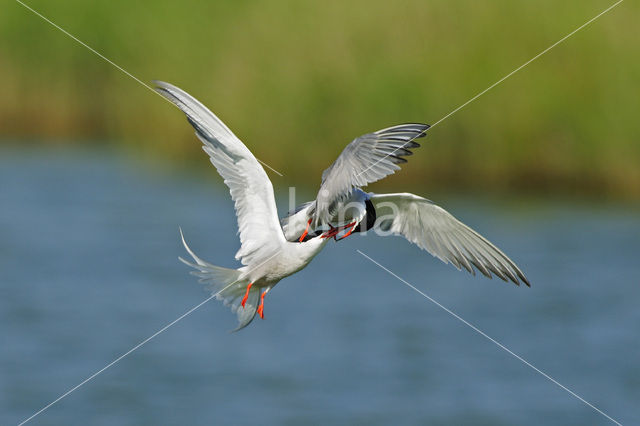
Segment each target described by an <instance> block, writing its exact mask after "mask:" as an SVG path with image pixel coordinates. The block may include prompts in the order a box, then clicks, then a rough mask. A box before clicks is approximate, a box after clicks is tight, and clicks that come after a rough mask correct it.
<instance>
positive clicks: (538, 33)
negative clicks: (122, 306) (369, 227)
mask: <svg viewBox="0 0 640 426" xmlns="http://www.w3.org/2000/svg"><path fill="white" fill-rule="evenodd" d="M26 3H27V4H29V5H30V6H32V7H33V8H34V9H36V10H38V11H39V12H41V13H42V14H43V15H45V16H46V17H48V18H50V19H51V20H52V21H54V22H55V23H57V24H58V25H60V26H61V27H63V28H65V29H66V30H68V31H69V32H70V33H71V34H74V35H75V36H77V37H78V38H79V39H81V40H82V41H84V42H86V43H87V44H88V45H90V46H92V47H93V48H95V49H96V50H97V51H99V52H101V53H102V54H104V55H105V56H106V57H108V58H109V59H111V60H113V61H114V62H115V63H117V64H119V65H121V66H122V67H123V68H125V69H126V70H127V71H129V72H130V73H132V74H133V75H135V76H136V77H138V78H140V79H141V80H142V81H144V82H150V80H152V79H161V80H166V81H169V82H172V83H174V84H176V85H179V86H181V87H182V88H184V89H185V90H187V91H189V92H190V93H192V94H193V95H194V96H196V97H197V98H199V99H200V100H202V101H203V103H205V104H206V105H207V106H209V107H210V108H211V109H212V110H213V111H214V112H216V113H217V114H218V115H219V116H220V117H221V118H222V119H223V120H224V121H225V122H226V123H227V124H228V125H229V127H231V129H232V130H234V131H235V133H236V134H237V135H238V136H239V137H240V138H241V139H242V140H243V141H244V142H245V143H246V144H247V145H248V146H249V148H250V149H251V150H252V151H253V152H254V153H255V154H256V156H257V157H258V158H260V159H261V160H264V161H265V162H267V163H268V164H269V165H271V166H273V167H274V168H275V169H277V170H279V171H281V172H282V173H284V175H285V176H284V177H283V178H281V179H282V184H283V185H288V184H292V183H293V182H297V181H299V180H302V181H304V182H305V183H307V184H308V185H309V186H312V185H317V184H318V182H319V178H320V172H321V171H322V170H323V169H324V168H325V167H327V166H328V165H329V163H330V162H331V161H333V159H334V158H335V157H336V156H337V154H338V153H339V151H340V150H341V149H342V147H343V146H344V145H345V144H346V143H348V142H349V141H350V140H351V139H353V138H354V137H356V136H358V135H360V134H363V133H366V132H369V131H374V130H377V129H379V128H382V127H386V126H389V125H392V124H397V123H403V122H409V121H419V122H427V123H433V122H436V121H437V120H439V119H441V118H442V117H443V116H445V115H446V114H447V113H449V112H450V111H452V110H453V109H455V108H456V107H458V106H459V105H461V104H462V103H464V102H465V101H467V100H468V99H469V98H471V97H472V96H473V95H475V94H477V93H478V92H480V91H481V90H483V89H485V88H486V87H488V86H489V85H490V84H492V83H494V82H495V81H497V80H498V79H500V78H501V77H503V76H504V75H506V74H507V73H509V72H511V71H512V70H513V69H515V68H516V67H517V66H519V65H521V64H522V63H524V62H525V61H527V60H528V59H530V58H531V57H533V56H534V55H535V54H537V53H539V52H540V51H542V50H543V49H544V48H546V47H548V46H549V45H551V44H552V43H554V42H555V41H557V40H558V39H560V38H561V37H563V36H564V35H566V34H567V33H569V32H570V31H572V30H573V29H575V28H577V27H578V26H579V25H581V24H583V23H584V22H585V21H587V20H588V19H590V18H592V17H593V16H595V15H596V14H597V13H599V12H600V11H602V10H603V9H605V8H606V7H608V6H609V5H611V4H613V1H611V0H608V1H604V0H580V1H576V0H571V1H565V2H558V1H550V0H541V1H535V2H534V1H513V0H496V1H488V2H480V1H472V0H453V1H444V0H432V1H397V2H388V1H385V2H383V1H322V2H320V1H314V2H310V1H294V0H291V1H283V0H278V1H224V2H218V1H206V2H202V1H192V0H189V1H181V2H177V1H173V0H172V1H168V0H155V1H153V2H151V1H141V2H130V1H123V0H111V1H105V0H96V1H90V2H87V1H80V0H65V1H61V2H51V1H45V0H28V1H26ZM639 12H640V7H639V5H638V4H637V3H636V2H632V1H626V2H623V3H622V4H621V5H619V6H618V7H617V8H615V9H613V10H612V11H611V12H610V13H608V14H606V15H604V16H603V17H602V18H600V19H599V20H597V21H596V22H594V23H593V24H591V25H590V26H588V27H586V28H585V29H584V30H582V31H580V32H579V33H577V34H576V35H575V36H573V37H571V38H570V39H568V40H567V41H566V42H565V43H563V44H561V45H559V46H558V47H557V48H555V49H554V50H552V51H550V52H549V53H548V54H546V55H544V56H542V57H541V58H540V59H538V60H537V61H535V62H533V63H532V64H531V65H529V66H527V67H526V68H524V69H523V70H522V71H520V72H518V73H517V74H515V75H514V76H513V77H511V78H510V79H508V80H507V81H505V82H504V83H502V84H501V85H499V86H497V87H496V88H495V89H493V90H491V91H490V92H488V93H487V94H485V95H484V96H482V97H481V98H479V99H478V100H477V101H475V102H473V103H472V104H470V105H468V106H467V107H465V108H464V109H462V110H461V111H459V112H457V113H456V114H454V115H452V116H451V117H449V118H447V119H446V120H444V121H443V122H442V123H440V124H439V125H438V126H436V127H435V128H433V129H432V130H431V131H430V132H429V134H428V136H427V138H426V139H423V141H424V143H423V147H422V148H420V149H419V150H417V152H416V155H414V156H413V157H412V158H411V160H410V163H409V164H408V165H406V166H405V168H404V170H403V171H402V172H401V173H399V174H398V175H396V176H395V177H394V178H393V180H392V182H388V184H389V185H391V187H395V188H396V189H399V188H402V186H401V184H404V185H407V186H409V187H425V188H430V189H433V190H438V189H444V188H447V189H461V188H465V189H466V190H471V191H475V190H482V191H509V190H526V191H530V192H532V193H534V192H549V191H552V192H555V193H559V194H574V193H580V194H589V195H596V196H603V195H606V196H613V197H617V198H633V199H638V198H640V167H639V166H640V143H639V142H640V120H639V119H638V112H639V111H640V97H639V94H640V93H639V90H638V87H639V85H638V82H639V79H640V56H639V54H640V50H639V49H638V48H639V46H640V43H639V41H640V38H639V34H640V31H639V28H640V27H639V26H638V22H639V19H638V18H639V17H640V13H639ZM0 81H1V83H0V91H1V93H2V95H1V96H0V139H1V140H3V141H4V142H5V143H13V144H20V145H25V144H27V145H34V144H36V145H37V144H53V145H66V144H76V145H87V144H97V145H115V146H118V147H122V148H124V149H126V150H130V151H131V152H133V153H135V154H136V155H138V156H141V157H143V158H149V159H154V158H155V159H157V158H160V159H161V160H162V161H167V162H169V163H172V164H175V163H179V164H185V165H190V164H194V165H197V166H202V167H203V168H204V167H207V166H208V162H206V161H204V160H203V157H202V156H203V154H202V153H201V151H200V150H199V146H198V143H196V142H195V140H194V137H193V134H192V132H191V131H190V128H188V125H187V124H186V122H185V120H184V118H183V116H181V115H180V114H179V113H178V112H177V110H175V109H173V108H171V107H170V105H169V104H168V103H166V102H164V101H163V100H162V99H161V98H160V97H158V96H156V95H155V94H153V93H152V92H150V91H148V90H147V89H145V88H144V87H143V86H141V85H140V84H139V83H137V82H135V81H134V80H132V79H131V78H129V77H127V76H126V75H124V74H123V73H122V72H120V71H119V70H117V69H116V68H114V67H113V66H111V65H109V64H108V63H106V62H105V61H103V60H102V59H100V58H98V57H97V56H96V55H94V54H93V53H91V52H90V51H88V50H87V49H85V48H83V47H81V46H80V45H78V44H77V43H76V42H74V41H73V40H71V39H70V38H69V37H67V36H65V35H64V34H62V33H61V32H60V31H58V30H56V29H54V28H53V27H52V26H50V25H49V24H47V23H45V22H44V21H43V20H41V19H40V18H38V17H36V16H35V15H34V14H32V13H31V12H30V11H28V10H27V9H25V8H24V7H22V6H21V5H20V4H18V3H17V2H13V1H8V2H5V4H3V6H2V12H1V13H0ZM154 161H155V160H154ZM274 179H275V178H274ZM278 179H280V178H278ZM277 183H278V184H280V181H278V182H277Z"/></svg>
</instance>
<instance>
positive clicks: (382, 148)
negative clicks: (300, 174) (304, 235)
mask: <svg viewBox="0 0 640 426" xmlns="http://www.w3.org/2000/svg"><path fill="white" fill-rule="evenodd" d="M428 128H429V125H428V124H419V123H410V124H401V125H399V126H393V127H388V128H386V129H382V130H378V131H377V132H374V133H368V134H366V135H363V136H360V137H358V138H356V139H354V140H353V141H352V142H351V143H350V144H349V145H347V146H346V148H345V149H344V150H343V151H342V153H341V154H340V156H339V157H338V158H337V159H336V161H335V162H334V163H333V164H332V165H331V166H329V168H328V169H327V170H325V171H324V173H322V184H321V185H320V190H319V191H318V196H317V197H316V207H315V212H314V220H315V222H314V224H316V225H318V224H325V223H329V220H330V218H331V216H332V208H333V206H335V204H336V203H337V202H338V201H340V200H341V199H343V198H344V197H346V196H348V195H349V192H351V190H352V189H353V188H355V187H363V186H366V185H367V184H369V183H372V182H375V181H377V180H380V179H382V178H383V177H385V176H388V175H390V174H392V173H395V171H396V170H398V169H400V166H398V164H402V163H406V162H407V160H406V159H405V158H403V157H406V156H409V155H411V154H412V152H411V151H410V149H412V148H417V147H419V146H420V144H418V143H416V142H414V140H415V139H418V138H421V137H423V136H424V135H425V132H426V131H427V129H428Z"/></svg>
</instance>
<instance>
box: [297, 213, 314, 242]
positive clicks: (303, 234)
mask: <svg viewBox="0 0 640 426" xmlns="http://www.w3.org/2000/svg"><path fill="white" fill-rule="evenodd" d="M309 225H311V219H309V222H307V227H306V229H305V230H304V232H303V233H302V235H301V236H300V239H299V240H298V242H300V243H301V242H302V240H304V237H306V236H307V234H308V233H309Z"/></svg>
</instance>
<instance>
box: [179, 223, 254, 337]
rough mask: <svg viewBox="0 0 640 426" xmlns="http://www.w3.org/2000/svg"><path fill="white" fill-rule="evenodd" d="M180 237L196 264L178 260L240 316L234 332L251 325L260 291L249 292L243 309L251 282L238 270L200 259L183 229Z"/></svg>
mask: <svg viewBox="0 0 640 426" xmlns="http://www.w3.org/2000/svg"><path fill="white" fill-rule="evenodd" d="M180 237H181V238H182V244H183V245H184V248H185V249H186V250H187V253H189V255H190V256H191V257H192V258H193V260H194V261H195V263H192V262H189V261H188V260H185V259H183V258H182V257H178V259H180V261H181V262H182V263H184V264H186V265H189V266H191V267H192V268H194V269H195V271H191V274H192V275H195V276H196V277H198V278H199V282H201V283H203V284H208V285H207V290H209V291H211V294H212V295H214V296H215V298H216V299H218V300H221V301H222V302H223V303H224V305H225V306H228V307H229V308H231V311H232V312H233V313H235V314H236V315H237V316H238V327H237V328H236V329H235V330H233V331H238V330H240V329H242V328H244V327H246V326H247V325H249V323H250V322H251V321H252V320H253V318H254V317H255V315H256V310H257V308H258V299H259V296H260V290H259V289H258V288H256V287H252V288H251V290H250V291H249V297H248V299H247V301H246V303H245V305H244V307H242V306H241V304H240V302H241V301H242V298H243V297H244V294H245V292H246V290H247V285H248V284H249V281H248V280H246V279H241V278H240V276H241V272H240V271H238V270H236V269H229V268H223V267H221V266H216V265H212V264H211V263H209V262H207V261H205V260H202V259H200V258H199V257H198V256H197V255H196V254H195V253H194V252H193V251H192V250H191V249H190V248H189V246H188V245H187V242H186V241H185V239H184V235H183V234H182V229H180Z"/></svg>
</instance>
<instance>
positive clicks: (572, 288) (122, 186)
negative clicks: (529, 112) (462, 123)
mask: <svg viewBox="0 0 640 426" xmlns="http://www.w3.org/2000/svg"><path fill="white" fill-rule="evenodd" d="M203 161H204V160H203ZM273 179H274V186H276V188H278V187H279V183H278V180H277V179H278V177H277V176H276V177H274V178H273ZM219 183H220V181H219V179H218V178H217V176H215V175H214V174H213V173H212V174H210V175H205V177H204V178H202V179H200V180H198V179H196V178H195V177H188V176H184V175H172V174H168V173H167V174H160V173H158V172H150V171H148V170H137V169H136V166H135V164H132V163H130V162H127V161H124V160H122V159H119V158H118V157H116V156H113V155H107V154H104V153H74V152H69V151H62V152H57V153H56V152H44V153H35V152H21V151H15V150H13V151H11V150H9V151H7V150H5V151H1V152H0V206H1V207H0V232H1V235H2V238H0V286H1V287H0V291H1V293H0V294H1V297H0V317H1V320H0V338H1V339H2V344H1V346H0V423H2V424H16V423H19V422H20V421H22V420H24V419H25V418H27V417H29V416H30V415H31V414H33V413H34V412H36V411H37V410H39V409H40V408H42V407H43V406H45V405H46V404H48V403H49V402H51V401H53V400H54V399H56V398H57V397H58V396H60V395H61V394H63V393H64V392H65V391H67V390H68V389H70V388H72V387H74V386H75V385H77V384H78V383H80V382H82V381H83V380H84V379H86V378H87V377H88V376H90V375H91V374H93V373H94V372H96V371H97V370H99V369H101V368H102V367H104V366H105V365H107V364H108V363H109V362H111V361H113V360H114V359H116V358H117V357H118V356H120V355H121V354H123V353H124V352H126V351H127V350H129V349H130V348H132V347H133V346H135V345H136V344H137V343H139V342H140V341H142V340H144V339H145V338H147V337H149V336H151V335H152V334H154V333H155V332H156V331H158V330H159V329H161V328H162V327H164V326H165V325H166V324H168V323H170V322H171V321H173V320H174V319H176V318H178V317H179V316H180V315H182V314H183V313H185V312H186V311H188V310H189V309H190V308H192V307H193V306H195V305H197V304H198V303H200V302H201V301H202V300H204V299H205V298H206V297H207V294H206V293H205V292H204V291H203V289H202V288H201V287H200V286H199V285H198V284H197V282H196V280H195V279H194V277H192V276H190V275H188V273H187V272H188V269H187V267H186V266H184V265H182V264H181V263H179V262H178V261H177V256H179V255H183V249H182V247H181V245H180V243H179V240H178V226H182V228H183V230H184V232H185V235H186V237H187V239H188V241H189V242H190V245H191V246H192V248H193V249H194V250H195V251H196V252H197V253H198V254H199V255H201V256H202V257H203V258H205V259H207V260H210V261H211V262H212V263H215V264H219V265H222V266H228V267H232V266H236V265H237V264H236V263H235V261H234V260H233V255H234V253H235V251H236V250H237V248H238V246H239V241H238V239H237V236H236V225H235V216H234V213H233V206H232V203H231V200H230V198H229V196H228V193H227V192H226V191H225V189H224V187H222V186H221V185H219ZM281 189H282V190H283V191H282V194H286V188H281ZM427 195H428V194H427ZM278 201H279V205H280V207H281V210H283V211H284V210H286V204H287V200H286V197H279V200H278ZM300 201H302V200H300ZM435 201H437V202H438V203H439V204H440V205H443V206H444V207H446V208H448V209H449V210H450V211H451V212H452V213H454V214H455V215H456V216H457V217H459V218H460V219H462V220H463V221H465V222H466V223H467V224H469V225H471V226H472V227H474V228H475V229H477V230H478V231H479V232H481V233H482V234H483V235H485V236H486V237H487V238H489V239H490V240H491V241H493V242H494V243H495V244H497V245H498V246H499V247H501V248H502V249H503V250H504V251H505V252H506V253H507V254H509V256H510V257H512V258H513V259H514V260H515V261H516V262H517V263H518V264H519V265H520V266H521V267H522V269H523V270H524V271H525V272H526V273H527V275H528V276H529V278H530V280H531V282H532V287H531V288H526V287H516V286H514V285H508V284H505V283H504V282H502V281H499V280H488V279H485V278H483V277H481V276H479V277H472V276H470V275H468V274H466V273H463V272H458V271H456V270H455V269H454V268H453V267H451V266H447V265H444V264H442V263H440V262H439V261H437V260H435V259H434V258H432V257H431V256H430V255H429V254H427V253H426V252H423V251H420V249H418V248H417V247H415V246H412V245H410V244H409V243H407V242H406V241H404V240H402V239H400V238H384V239H383V238H376V237H373V236H367V237H351V238H348V239H347V240H345V241H343V242H340V243H338V244H335V243H333V242H332V243H330V244H329V245H328V246H327V247H326V249H325V250H324V252H322V253H321V254H320V255H319V256H318V257H317V258H316V259H315V260H314V261H313V262H312V263H311V264H310V265H309V267H307V268H306V269H305V270H303V271H302V272H300V273H298V274H296V275H294V276H292V277H289V278H288V279H286V280H284V281H282V282H281V283H280V284H278V286H277V287H276V288H275V289H274V290H273V291H272V292H271V293H270V294H269V296H268V297H267V304H266V309H265V316H266V319H265V320H264V321H261V320H256V321H254V323H253V324H251V325H250V326H249V327H248V328H247V329H245V330H243V331H241V332H239V333H229V330H231V329H232V328H233V327H234V326H235V317H234V316H233V315H232V314H231V313H230V312H229V311H228V310H227V308H225V307H223V306H222V305H221V304H219V303H218V302H216V301H212V302H209V303H207V304H205V305H204V306H202V307H201V308H199V309H198V310H196V311H194V312H193V313H192V314H190V315H188V316H187V317H185V318H184V319H183V320H181V321H180V322H178V323H176V324H175V325H174V326H172V327H171V328H169V329H167V330H166V331H165V332H163V333H162V334H160V335H158V336H157V337H155V338H154V339H153V340H151V341H149V342H148V343H147V344H146V345H144V346H142V347H140V348H139V349H138V350H137V351H135V352H133V353H132V354H130V355H129V356H127V357H125V358H124V359H122V360H121V361H120V362H118V363H116V364H115V365H113V366H112V367H111V368H109V369H107V370H106V371H104V372H103V373H102V374H100V375H98V376H97V377H95V378H94V379H93V380H91V381H89V382H88V383H86V384H85V385H83V386H82V387H80V388H79V389H77V390H76V391H75V392H73V393H72V394H70V395H69V396H67V397H66V398H64V399H62V400H61V401H59V402H58V403H57V404H55V405H53V406H52V407H51V408H49V409H48V410H46V411H44V412H43V413H42V414H40V415H39V416H38V417H36V418H35V419H33V421H32V424H56V425H59V424H79V423H80V424H83V423H84V424H87V423H89V424H93V425H112V424H117V425H140V424H194V425H210V424H240V425H256V424H273V425H280V424H291V425H297V424H334V423H338V424H363V425H364V424H366V425H370V424H487V425H502V424H504V425H509V424H531V425H538V424H558V425H561V424H607V422H608V421H607V419H606V418H605V417H604V416H602V415H601V414H599V413H598V412H596V411H595V410H594V409H592V408H590V407H589V406H587V405H585V404H584V403H583V402H581V401H579V400H578V399H576V398H575V397H574V396H571V395H570V394H569V393H567V392H566V391H565V390H563V389H561V388H560V387H558V386H557V385H556V384H554V383H552V382H551V381H549V380H548V379H546V378H545V377H543V376H541V375H540V374H539V373H537V372H536V371H534V370H533V369H531V368H530V367H528V366H527V365H525V364H524V363H523V362H521V361H519V360H518V359H516V358H514V356H512V355H510V354H509V353H507V352H506V351H504V350H503V349H501V348H500V347H498V346H497V345H496V344H494V343H492V342H491V341H489V340H488V339H487V338H485V337H483V336H481V335H480V334H478V333H477V332H476V331H474V330H472V329H471V328H469V327H468V326H467V325H465V324H464V323H462V322H461V321H460V320H458V319H456V318H455V317H454V316H452V315H451V314H450V313H448V312H446V311H445V310H443V309H442V308H441V307H439V306H437V305H436V304H434V303H433V302H432V301H430V300H428V299H426V298H425V297H423V296H421V295H420V294H418V293H416V292H415V291H413V290H411V289H410V288H409V287H408V286H407V285H405V284H404V283H402V282H401V281H399V280H398V279H396V278H394V277H393V276H391V275H390V274H388V273H387V272H385V271H383V270H381V269H380V268H378V267H377V266H375V265H374V264H372V263H371V262H370V261H369V260H367V259H365V258H364V257H363V256H361V255H360V254H358V253H357V252H356V249H360V250H362V251H363V252H364V253H366V254H367V255H369V256H371V257H372V258H373V259H375V260H376V261H378V262H380V263H381V264H382V265H384V266H386V267H387V268H389V269H390V270H392V271H393V272H395V273H396V274H397V275H399V276H400V277H402V278H403V279H405V280H406V281H407V282H409V283H411V284H412V285H414V286H416V287H417V288H418V289H420V290H421V291H424V292H425V293H426V294H427V295H428V296H429V297H431V298H433V299H434V300H435V301H437V302H438V303H440V304H442V305H443V306H444V307H446V308H448V309H450V310H452V311H453V312H455V313H456V314H457V315H459V316H460V317H461V318H464V319H465V320H466V321H468V322H469V323H471V324H473V325H474V326H476V327H478V328H479V329H481V330H482V331H484V332H485V333H486V334H487V335H489V336H491V338H494V339H496V340H497V341H499V342H500V343H501V344H503V345H504V346H506V347H508V348H509V349H510V350H512V351H513V352H514V353H516V354H518V355H519V356H521V357H523V358H524V359H526V360H527V361H529V362H530V363H531V364H533V365H535V366H536V367H537V368H539V369H541V370H543V371H544V372H545V373H547V374H549V375H550V376H552V377H553V378H555V379H556V380H557V381H558V382H560V383H562V384H563V385H565V386H567V387H568V388H570V389H571V390H572V391H574V392H575V393H576V394H578V395H580V396H581V397H583V398H584V399H586V400H588V401H589V402H590V403H592V404H593V405H595V406H596V407H598V408H599V409H601V410H602V411H604V412H606V413H607V414H608V415H610V416H611V417H613V418H614V419H616V420H618V421H620V422H622V423H624V424H634V423H635V424H638V423H640V405H639V404H638V402H639V401H640V361H639V360H640V309H639V305H640V278H639V276H640V265H639V264H638V254H639V253H640V216H639V210H638V209H637V208H636V209H633V208H629V207H607V206H602V205H595V204H593V205H590V206H585V205H582V204H581V205H572V204H569V203H558V202H557V201H553V202H549V203H548V204H542V205H540V204H531V203H523V202H516V201H504V202H494V201H491V202H489V201H486V200H484V201H483V200H482V199H480V198H478V199H468V198H466V199H464V200H463V199H461V198H456V199H450V200H446V199H445V200H442V199H438V200H435Z"/></svg>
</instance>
